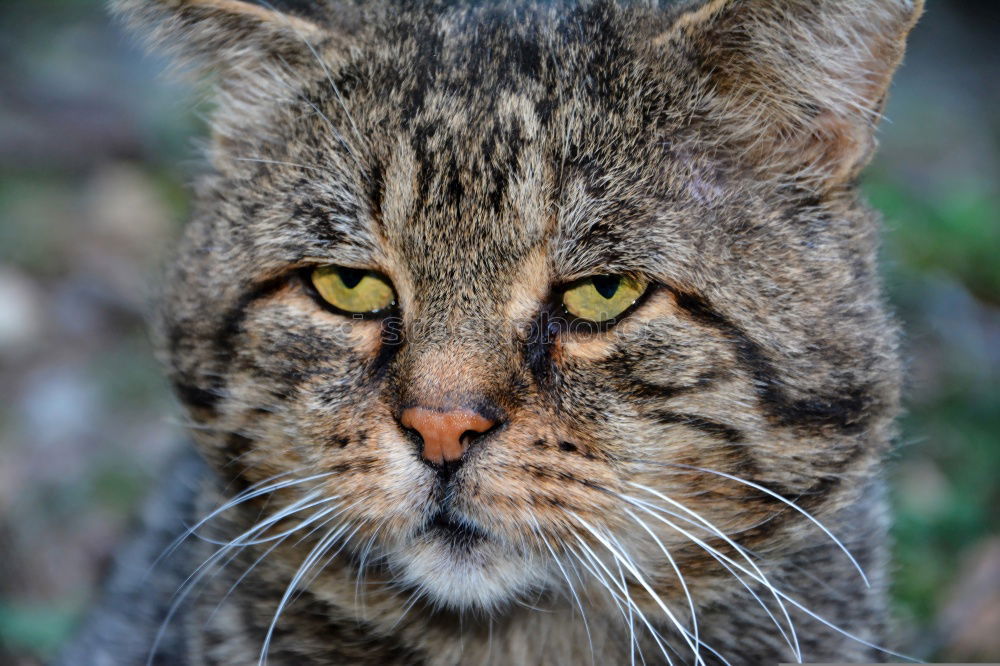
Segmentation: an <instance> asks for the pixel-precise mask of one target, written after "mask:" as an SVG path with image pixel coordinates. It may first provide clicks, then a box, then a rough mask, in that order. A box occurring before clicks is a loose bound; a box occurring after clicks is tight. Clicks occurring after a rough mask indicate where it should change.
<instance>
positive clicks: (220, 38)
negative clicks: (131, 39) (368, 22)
mask: <svg viewBox="0 0 1000 666" xmlns="http://www.w3.org/2000/svg"><path fill="white" fill-rule="evenodd" d="M110 5H111V9H112V11H113V12H115V13H116V14H119V15H120V16H121V17H123V18H124V20H125V21H126V22H127V23H128V24H129V26H130V27H131V28H132V29H133V30H135V31H136V32H137V33H139V34H141V35H143V36H145V37H147V38H148V40H149V41H150V42H151V44H152V45H153V47H154V48H156V49H159V50H163V51H166V52H167V53H168V54H169V55H171V56H172V57H173V58H174V59H175V60H176V61H178V62H179V63H180V64H181V65H184V66H186V67H188V68H190V69H194V70H195V71H196V72H197V73H199V74H214V75H216V76H217V77H218V78H219V81H220V83H221V84H222V85H223V86H225V84H226V83H227V82H233V81H234V80H235V79H247V78H248V77H254V76H255V75H257V76H258V78H259V75H260V74H261V72H262V71H264V70H266V71H267V72H269V73H270V74H272V75H273V74H274V73H275V72H281V71H294V70H295V69H296V68H297V67H299V66H302V65H307V64H308V63H315V62H316V59H317V58H318V54H317V53H316V51H317V49H319V48H321V47H322V46H323V45H324V44H326V43H328V42H329V40H328V39H327V38H328V37H330V36H332V33H331V31H330V30H329V29H328V28H327V27H326V26H322V25H320V24H318V23H316V22H314V21H311V20H309V19H306V18H303V17H300V16H296V15H293V14H290V13H287V12H281V11H276V10H272V9H268V8H265V7H263V6H260V5H255V4H251V3H249V2H241V1H239V0H110Z"/></svg>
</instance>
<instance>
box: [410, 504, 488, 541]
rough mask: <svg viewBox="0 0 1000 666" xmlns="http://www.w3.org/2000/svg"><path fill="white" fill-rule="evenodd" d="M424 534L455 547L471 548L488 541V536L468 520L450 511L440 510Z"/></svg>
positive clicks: (427, 524) (432, 517)
mask: <svg viewBox="0 0 1000 666" xmlns="http://www.w3.org/2000/svg"><path fill="white" fill-rule="evenodd" d="M423 532H424V533H425V534H427V535H429V536H431V537H434V538H438V539H442V540H445V541H447V542H449V543H450V544H451V545H453V546H455V547H465V548H469V547H472V546H475V545H477V544H479V543H480V542H482V541H485V540H486V539H488V538H489V537H488V535H487V534H486V533H485V532H484V531H483V530H481V529H479V528H478V527H476V526H475V525H473V524H472V523H470V522H469V521H468V520H465V519H462V518H460V517H458V516H455V515H454V514H452V513H451V512H450V511H447V510H440V511H438V512H437V513H435V514H434V515H433V516H431V518H430V519H429V520H428V521H427V522H426V523H425V524H424V528H423Z"/></svg>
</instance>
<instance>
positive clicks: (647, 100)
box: [64, 0, 922, 666]
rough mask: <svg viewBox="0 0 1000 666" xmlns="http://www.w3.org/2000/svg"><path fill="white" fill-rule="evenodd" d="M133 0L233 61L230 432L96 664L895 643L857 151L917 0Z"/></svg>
mask: <svg viewBox="0 0 1000 666" xmlns="http://www.w3.org/2000/svg"><path fill="white" fill-rule="evenodd" d="M113 5H114V8H115V10H116V11H117V12H119V13H120V14H122V15H124V17H125V18H126V19H127V20H128V21H129V22H130V23H131V24H132V25H133V26H136V27H137V28H138V29H139V30H140V31H142V32H143V34H146V35H150V36H151V38H152V42H153V43H154V44H156V45H158V46H160V47H165V48H166V49H168V50H169V51H170V52H172V53H173V54H175V55H176V56H177V57H178V58H179V59H180V60H179V62H180V63H181V64H182V65H183V66H185V67H187V68H188V69H190V70H193V71H194V72H196V73H198V74H203V75H210V76H211V80H212V89H213V91H214V100H215V104H214V109H215V110H214V112H213V113H212V116H211V131H212V135H211V142H210V146H209V148H208V161H209V165H210V167H209V168H208V169H207V170H206V173H205V174H204V175H202V176H201V177H200V178H199V180H198V184H197V196H196V203H195V210H194V215H193V219H192V220H191V222H190V224H189V225H188V227H187V229H186V233H185V234H184V237H183V240H182V242H181V245H180V249H179V251H178V253H177V255H176V260H175V261H174V262H173V264H172V268H171V269H170V270H169V271H168V274H167V276H166V278H165V282H164V287H163V292H164V293H163V298H162V305H161V307H160V309H159V314H158V317H157V320H156V327H155V328H156V332H157V337H158V340H159V345H160V349H161V352H162V359H163V362H164V363H165V366H166V368H167V373H168V375H169V379H170V381H171V382H172V385H173V387H174V388H175V391H176V395H177V396H178V398H179V400H180V401H181V402H182V403H183V405H184V407H185V410H186V414H187V416H188V417H189V418H190V423H191V428H190V429H191V433H192V436H193V439H194V441H195V443H196V445H197V447H196V448H197V449H198V451H199V453H200V457H201V459H203V460H204V461H206V462H207V464H205V463H203V462H201V461H200V459H199V460H194V459H185V460H184V461H182V462H181V463H179V467H178V469H177V470H174V471H172V472H165V477H167V481H166V488H165V490H164V491H163V493H162V494H161V495H160V496H159V497H158V499H157V500H155V501H154V504H153V506H152V508H151V509H150V510H149V512H148V516H147V520H146V523H147V527H146V533H145V535H144V536H143V538H142V539H140V540H139V541H137V542H136V543H135V544H133V545H132V546H131V547H130V549H127V550H126V551H125V553H126V554H125V555H123V556H122V558H121V564H120V566H119V569H118V573H117V574H116V575H115V576H114V577H113V578H112V582H111V584H110V586H109V589H108V593H107V597H106V599H105V601H104V604H103V609H104V610H103V614H99V615H98V616H95V619H94V620H93V621H92V623H91V625H90V627H89V629H88V630H87V631H86V632H85V633H84V636H83V637H82V638H81V639H80V641H78V642H77V643H76V644H75V645H74V646H73V647H72V648H70V650H69V651H68V652H67V655H66V656H65V658H64V659H65V660H66V662H67V663H74V664H84V663H113V664H133V663H146V662H147V660H148V661H149V663H163V664H191V665H199V666H200V665H204V664H255V663H260V664H264V663H270V664H295V665H312V664H378V665H384V664H426V665H427V666H433V665H446V664H448V665H451V664H488V663H489V664H518V665H521V664H567V665H570V664H572V665H575V664H628V663H645V664H653V663H668V664H702V665H710V664H733V665H734V666H735V665H739V664H772V663H777V662H779V661H783V662H794V661H807V662H808V661H865V662H868V661H880V660H884V659H886V658H888V657H887V656H886V655H887V654H891V653H888V652H887V651H886V650H887V649H888V648H887V647H886V645H887V643H889V642H890V639H889V637H888V635H887V634H888V632H887V622H888V620H887V608H886V585H887V562H886V559H887V555H886V522H887V518H886V507H885V500H884V497H883V492H882V483H881V481H880V465H881V460H882V458H883V457H884V454H885V453H886V450H887V447H888V446H889V444H890V441H891V439H892V437H893V420H894V417H895V415H896V413H897V410H898V403H899V385H900V366H899V362H898V359H897V333H896V326H895V324H894V323H893V320H892V318H891V317H890V316H889V315H888V314H887V313H886V309H885V306H884V303H883V297H882V294H881V291H880V284H879V279H878V276H877V266H876V252H877V244H878V233H879V230H878V220H877V216H876V215H875V214H874V213H873V212H872V211H871V210H870V209H869V208H867V207H866V205H865V203H864V202H863V201H861V200H860V198H859V194H858V191H857V178H858V174H859V171H860V170H861V169H862V167H863V166H864V165H865V163H866V162H867V161H868V159H869V158H870V156H871V154H872V150H873V148H874V145H875V141H874V129H875V125H876V123H877V121H878V119H879V115H880V112H881V109H882V108H883V105H884V102H885V96H886V91H887V88H888V86H889V82H890V78H891V76H892V73H893V71H894V69H895V67H896V66H897V64H898V63H899V61H900V58H901V56H902V53H903V48H904V40H905V37H906V35H907V33H908V31H909V30H910V28H911V27H912V26H913V24H914V22H915V21H916V19H917V17H918V15H919V14H920V12H921V9H922V6H921V5H922V3H921V1H920V0H709V1H707V2H701V3H695V4H692V3H686V4H680V5H677V4H670V5H665V6H658V5H654V4H625V3H622V2H615V1H614V0H594V1H589V0H588V1H587V2H585V3H584V4H580V5H568V4H559V3H548V2H538V3H537V4H536V3H532V2H530V1H529V2H526V3H510V2H482V3H476V4H467V3H464V2H451V1H449V2H445V1H440V2H439V1H434V2H418V1H416V0H408V1H403V2H393V1H391V0H375V1H373V2H363V3H353V2H350V1H349V0H344V1H339V0H337V1H331V2H315V3H303V2H299V3H295V4H294V5H292V4H286V5H284V7H283V8H281V9H279V8H275V7H273V6H271V5H269V4H267V3H262V4H259V5H258V4H250V3H247V2H239V1H237V0H115V1H114V2H113ZM209 470H210V471H209ZM184 527H186V528H187V529H186V531H182V530H183V528H184ZM179 532H182V533H181V536H180V537H179V538H177V539H174V540H172V539H173V537H176V536H177V534H178V533H179ZM161 553H162V555H161ZM158 556H159V557H158ZM147 570H150V572H149V573H148V574H147V573H146V572H147Z"/></svg>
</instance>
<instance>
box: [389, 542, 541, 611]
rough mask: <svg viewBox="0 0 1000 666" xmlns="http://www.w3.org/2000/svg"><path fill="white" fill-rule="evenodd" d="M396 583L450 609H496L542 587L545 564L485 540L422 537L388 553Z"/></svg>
mask: <svg viewBox="0 0 1000 666" xmlns="http://www.w3.org/2000/svg"><path fill="white" fill-rule="evenodd" d="M388 560H389V562H390V563H391V568H392V569H393V572H394V574H395V576H396V578H397V580H398V582H399V583H400V584H401V585H402V586H404V587H407V588H412V589H415V590H417V591H418V592H419V593H420V594H422V595H424V596H425V597H426V598H427V599H428V600H430V601H431V602H432V603H433V604H435V605H438V606H440V607H442V608H447V609H448V610H452V611H480V612H484V613H495V612H497V611H499V610H501V609H502V608H504V607H505V606H508V605H509V604H511V603H513V602H514V601H515V600H517V599H518V598H520V597H523V596H525V595H527V594H529V593H530V592H532V591H535V590H538V589H539V588H541V587H543V586H544V584H545V582H546V576H545V575H544V572H543V567H541V566H540V565H539V563H537V562H533V561H532V558H531V557H529V556H526V555H524V554H520V553H514V552H512V551H511V550H510V549H508V548H504V547H503V546H501V545H499V544H497V543H495V542H492V541H489V540H486V539H476V540H474V541H473V540H468V539H465V540H458V539H454V538H449V537H441V536H437V535H421V536H419V537H417V538H416V539H415V540H414V541H413V542H411V543H410V544H409V545H408V547H407V548H406V549H405V550H403V549H401V550H399V551H396V552H393V553H391V554H390V555H389V557H388Z"/></svg>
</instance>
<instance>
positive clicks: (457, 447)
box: [399, 407, 497, 465]
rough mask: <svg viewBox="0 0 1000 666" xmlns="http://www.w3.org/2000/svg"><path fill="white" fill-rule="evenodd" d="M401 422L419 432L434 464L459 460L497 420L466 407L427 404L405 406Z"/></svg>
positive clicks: (425, 453) (426, 451)
mask: <svg viewBox="0 0 1000 666" xmlns="http://www.w3.org/2000/svg"><path fill="white" fill-rule="evenodd" d="M399 422H400V423H401V424H402V425H403V427H404V428H411V429H413V430H416V431H417V432H418V433H420V437H421V439H423V440H424V447H423V456H424V460H426V461H427V462H429V463H431V464H432V465H443V464H444V463H446V462H454V461H456V460H460V459H461V458H462V455H463V454H464V453H465V450H466V449H467V448H469V443H470V442H472V440H473V439H475V438H476V437H477V436H479V435H481V434H483V433H485V432H487V431H489V430H490V429H492V428H493V427H494V426H495V425H496V424H497V422H496V421H493V420H492V419H488V418H486V417H485V416H483V415H482V414H477V413H476V412H473V411H469V410H467V409H453V410H449V411H438V410H434V409H427V408H425V407H410V408H409V409H404V410H403V415H402V417H401V418H400V420H399Z"/></svg>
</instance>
